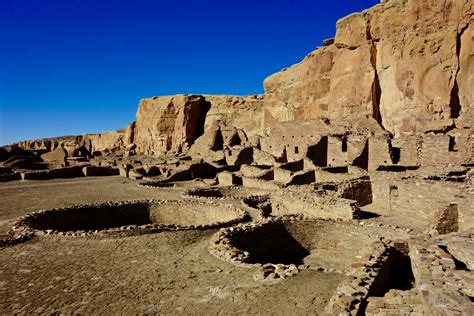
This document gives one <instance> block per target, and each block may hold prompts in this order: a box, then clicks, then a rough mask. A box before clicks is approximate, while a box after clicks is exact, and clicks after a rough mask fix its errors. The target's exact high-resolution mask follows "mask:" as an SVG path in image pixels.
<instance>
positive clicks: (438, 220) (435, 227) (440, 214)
mask: <svg viewBox="0 0 474 316" xmlns="http://www.w3.org/2000/svg"><path fill="white" fill-rule="evenodd" d="M458 229H459V223H458V205H457V204H456V203H451V204H449V205H448V206H447V207H445V208H442V209H440V210H438V211H437V212H436V213H435V216H434V218H433V222H432V224H431V232H433V233H437V234H440V235H444V234H449V233H454V232H457V231H458Z"/></svg>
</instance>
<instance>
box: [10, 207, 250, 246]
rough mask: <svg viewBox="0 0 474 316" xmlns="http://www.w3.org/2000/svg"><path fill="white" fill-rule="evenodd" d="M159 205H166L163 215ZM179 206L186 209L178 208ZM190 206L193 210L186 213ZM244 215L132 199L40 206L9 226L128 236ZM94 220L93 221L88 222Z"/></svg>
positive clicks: (222, 222)
mask: <svg viewBox="0 0 474 316" xmlns="http://www.w3.org/2000/svg"><path fill="white" fill-rule="evenodd" d="M160 208H166V210H163V212H164V216H166V217H165V218H163V214H161V213H163V212H161V211H160ZM180 208H187V209H184V210H183V211H180ZM190 210H192V211H193V212H194V213H192V214H191V213H189V211H190ZM170 211H171V212H172V213H170ZM205 212H212V214H211V213H209V214H204V215H206V216H207V217H206V220H205V221H204V222H203V223H201V224H199V222H200V220H199V218H200V215H199V213H205ZM119 213H120V216H119V215H118V214H119ZM173 214H174V215H173ZM219 214H222V215H223V217H222V218H221V216H220V215H219ZM117 216H119V217H117ZM99 217H100V218H99ZM186 217H189V222H192V223H196V224H190V225H185V224H180V222H181V220H180V219H181V218H186ZM247 217H248V214H247V213H246V212H245V211H243V210H240V209H237V208H234V207H232V206H230V205H222V204H218V203H215V202H211V201H208V202H201V201H191V200H188V201H174V200H131V201H119V202H105V203H95V204H89V205H79V206H74V207H68V208H56V209H50V210H41V211H38V212H35V213H31V214H28V215H26V216H23V217H21V218H20V219H19V220H18V221H17V222H16V223H15V224H14V225H13V227H12V230H13V232H14V233H15V234H16V235H21V234H24V233H25V232H28V233H31V232H32V233H34V234H37V235H42V236H70V237H105V236H130V235H140V234H147V233H155V232H159V231H163V230H192V229H215V228H220V227H226V226H231V225H234V224H236V223H238V222H241V221H243V220H245V219H246V218H247ZM93 220H96V221H95V222H91V224H88V221H93ZM173 221H174V222H176V224H174V223H171V222H173ZM127 222H129V223H128V224H127ZM104 223H105V226H103V225H104ZM88 225H89V226H90V228H88ZM76 226H77V229H74V227H76ZM94 226H95V227H94ZM102 226H103V227H102ZM92 227H94V228H92Z"/></svg>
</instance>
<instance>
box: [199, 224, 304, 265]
mask: <svg viewBox="0 0 474 316" xmlns="http://www.w3.org/2000/svg"><path fill="white" fill-rule="evenodd" d="M304 219H305V218H304V216H302V215H299V216H289V217H280V218H272V219H267V220H264V221H259V222H251V223H245V224H244V223H242V224H239V225H236V226H234V227H229V228H223V229H221V230H219V232H217V233H216V234H215V235H214V236H213V237H212V239H211V243H210V245H209V248H208V249H209V253H210V254H212V255H213V256H215V257H216V258H218V259H221V260H223V261H226V262H229V263H232V264H234V265H236V266H239V267H244V268H252V267H262V266H263V265H264V264H265V263H252V262H250V253H248V252H246V251H242V250H240V249H238V248H237V247H235V246H234V245H233V243H232V239H233V237H234V236H236V235H238V234H248V233H251V232H254V231H257V230H260V229H262V227H265V226H269V225H274V224H279V223H282V222H283V221H285V220H288V221H296V220H304Z"/></svg>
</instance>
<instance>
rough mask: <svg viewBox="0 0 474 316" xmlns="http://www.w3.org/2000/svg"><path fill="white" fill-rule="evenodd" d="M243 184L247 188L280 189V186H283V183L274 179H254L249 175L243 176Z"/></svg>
mask: <svg viewBox="0 0 474 316" xmlns="http://www.w3.org/2000/svg"><path fill="white" fill-rule="evenodd" d="M242 185H243V186H244V187H247V188H255V189H261V190H268V191H273V190H279V189H280V188H282V185H280V184H278V183H275V182H273V181H266V180H261V179H253V178H248V177H242Z"/></svg>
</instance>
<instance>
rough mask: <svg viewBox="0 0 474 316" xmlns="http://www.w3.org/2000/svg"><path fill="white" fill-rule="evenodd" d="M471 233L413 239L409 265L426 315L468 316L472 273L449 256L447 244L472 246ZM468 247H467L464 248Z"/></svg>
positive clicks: (473, 233)
mask: <svg viewBox="0 0 474 316" xmlns="http://www.w3.org/2000/svg"><path fill="white" fill-rule="evenodd" d="M473 236H474V232H473V230H471V231H468V232H464V233H460V234H455V235H451V236H446V237H445V238H443V239H437V240H433V239H428V238H424V239H414V240H411V241H410V248H411V249H412V250H413V251H412V253H411V254H412V255H411V256H410V257H411V262H412V266H413V273H414V275H415V280H416V287H417V290H418V291H419V292H420V293H421V299H422V301H423V311H424V313H425V314H426V315H472V314H473V311H474V308H473V305H472V298H473V296H474V291H473V288H474V283H473V275H472V271H469V270H468V269H467V267H465V266H463V264H462V263H460V261H459V260H458V259H456V258H455V257H453V256H452V254H451V253H450V252H449V244H450V243H451V241H455V242H456V241H459V239H462V240H463V241H464V242H463V244H464V245H472V244H473V242H474V240H473ZM467 247H469V246H467Z"/></svg>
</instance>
